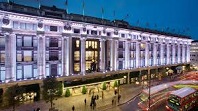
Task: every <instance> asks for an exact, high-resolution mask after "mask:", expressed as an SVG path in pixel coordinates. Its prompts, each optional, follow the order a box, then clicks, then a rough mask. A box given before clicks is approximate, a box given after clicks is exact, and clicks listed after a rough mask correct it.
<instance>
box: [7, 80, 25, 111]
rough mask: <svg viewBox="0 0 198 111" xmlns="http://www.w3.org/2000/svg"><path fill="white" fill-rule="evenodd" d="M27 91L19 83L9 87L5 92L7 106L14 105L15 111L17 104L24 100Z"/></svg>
mask: <svg viewBox="0 0 198 111" xmlns="http://www.w3.org/2000/svg"><path fill="white" fill-rule="evenodd" d="M24 92H25V90H24V88H23V87H20V86H19V85H18V84H16V85H14V86H11V87H8V89H7V90H6V92H5V95H4V96H5V101H4V105H5V106H12V110H13V111H15V107H16V105H19V103H20V102H21V101H23V93H24Z"/></svg>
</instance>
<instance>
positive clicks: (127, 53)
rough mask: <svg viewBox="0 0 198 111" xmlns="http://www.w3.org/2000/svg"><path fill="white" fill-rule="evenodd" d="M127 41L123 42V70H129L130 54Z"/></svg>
mask: <svg viewBox="0 0 198 111" xmlns="http://www.w3.org/2000/svg"><path fill="white" fill-rule="evenodd" d="M129 43H130V42H129V41H128V40H127V41H125V54H124V55H125V69H128V68H130V65H129V63H130V60H129V56H130V52H129Z"/></svg>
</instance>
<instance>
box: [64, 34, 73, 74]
mask: <svg viewBox="0 0 198 111" xmlns="http://www.w3.org/2000/svg"><path fill="white" fill-rule="evenodd" d="M65 40H66V41H65V45H66V50H65V53H66V54H65V57H66V59H65V65H66V68H65V70H66V73H65V74H66V76H69V75H71V73H72V65H73V64H72V37H71V35H67V36H66V38H65Z"/></svg>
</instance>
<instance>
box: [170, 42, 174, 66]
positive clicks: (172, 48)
mask: <svg viewBox="0 0 198 111" xmlns="http://www.w3.org/2000/svg"><path fill="white" fill-rule="evenodd" d="M171 64H175V43H173V44H172V63H171Z"/></svg>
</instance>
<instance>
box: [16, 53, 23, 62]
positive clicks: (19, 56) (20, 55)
mask: <svg viewBox="0 0 198 111" xmlns="http://www.w3.org/2000/svg"><path fill="white" fill-rule="evenodd" d="M17 61H19V62H20V61H22V54H17Z"/></svg>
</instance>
